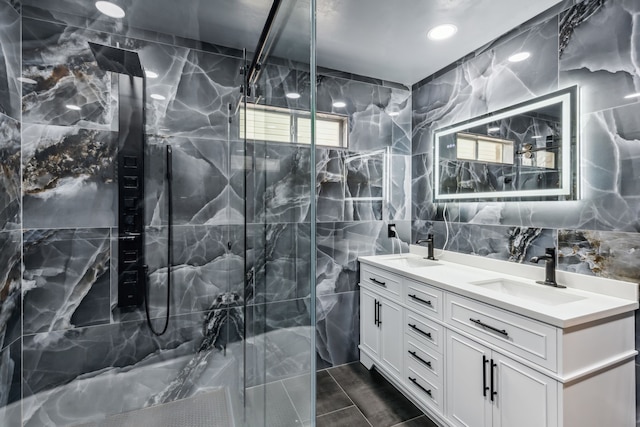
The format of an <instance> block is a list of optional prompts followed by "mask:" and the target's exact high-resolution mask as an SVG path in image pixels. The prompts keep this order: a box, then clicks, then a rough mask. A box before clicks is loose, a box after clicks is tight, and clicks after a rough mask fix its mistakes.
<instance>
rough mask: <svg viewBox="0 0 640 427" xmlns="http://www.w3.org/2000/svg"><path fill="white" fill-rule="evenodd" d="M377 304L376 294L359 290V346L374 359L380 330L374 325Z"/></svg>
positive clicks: (376, 354)
mask: <svg viewBox="0 0 640 427" xmlns="http://www.w3.org/2000/svg"><path fill="white" fill-rule="evenodd" d="M378 302H379V297H378V296H377V295H376V294H374V293H372V292H369V291H368V290H366V289H363V288H361V289H360V346H362V347H364V349H365V350H366V351H367V352H368V353H369V355H370V356H372V357H375V358H378V349H379V348H380V330H379V329H378V325H377V324H376V319H377V314H376V310H377V308H378Z"/></svg>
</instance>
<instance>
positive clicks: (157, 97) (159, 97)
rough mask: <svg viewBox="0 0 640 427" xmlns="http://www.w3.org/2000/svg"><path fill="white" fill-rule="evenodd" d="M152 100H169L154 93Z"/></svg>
mask: <svg viewBox="0 0 640 427" xmlns="http://www.w3.org/2000/svg"><path fill="white" fill-rule="evenodd" d="M151 98H153V99H156V100H158V101H164V100H165V99H167V98H166V97H165V96H162V95H159V94H157V93H152V94H151Z"/></svg>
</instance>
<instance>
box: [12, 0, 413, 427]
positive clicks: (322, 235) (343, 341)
mask: <svg viewBox="0 0 640 427" xmlns="http://www.w3.org/2000/svg"><path fill="white" fill-rule="evenodd" d="M37 5H38V2H36V1H26V2H22V7H18V4H14V2H7V0H0V8H1V10H0V20H1V22H0V24H1V25H0V28H1V29H2V30H1V31H0V48H1V50H2V52H3V56H2V61H0V121H2V123H1V126H0V132H1V133H2V138H1V140H0V144H1V145H0V156H2V165H3V168H2V169H0V186H2V187H3V188H2V190H1V191H0V225H1V226H2V229H1V230H0V239H2V240H1V241H0V244H1V245H2V251H1V252H0V253H1V254H2V255H1V256H2V258H3V262H2V263H1V264H0V272H1V274H2V276H1V277H2V282H0V286H2V289H1V292H0V303H1V305H0V338H1V339H2V350H1V353H0V357H1V364H0V424H1V425H3V426H4V425H6V426H40V425H72V424H78V423H83V422H89V421H92V420H98V419H101V418H103V417H104V416H107V415H110V414H116V413H121V412H126V411H131V410H135V409H139V408H144V407H147V406H150V405H154V404H158V403H164V402H168V401H171V400H175V399H180V398H184V397H189V396H193V395H195V394H198V393H201V392H207V391H212V390H215V389H216V388H217V387H219V386H221V385H231V386H235V387H237V388H238V389H241V388H242V378H243V377H242V375H243V372H242V370H243V364H244V363H243V362H245V361H246V366H247V371H246V375H247V377H246V379H247V384H248V385H256V384H261V383H264V382H268V381H272V380H277V379H281V378H286V377H289V376H293V375H298V374H302V373H305V372H306V373H308V371H309V368H310V358H311V357H316V356H312V355H311V354H309V350H310V338H311V336H310V331H311V330H310V328H309V324H310V319H311V313H310V309H311V307H312V304H310V295H311V288H310V287H311V286H312V281H311V280H310V278H309V273H310V265H309V259H310V257H311V256H312V255H313V254H312V251H311V248H310V231H311V227H310V216H309V207H310V201H311V197H312V195H313V194H315V196H316V197H317V201H318V204H317V209H318V226H317V228H318V234H317V239H318V251H317V257H318V270H317V282H318V285H317V294H318V297H317V306H316V310H317V313H316V314H317V325H316V330H315V333H316V337H317V343H318V346H317V348H318V350H317V361H318V364H319V366H320V367H323V366H331V365H339V364H342V363H345V362H350V361H353V360H355V359H356V358H357V355H358V350H357V344H358V334H359V326H358V312H359V302H358V293H357V290H356V277H357V269H358V265H357V257H358V256H359V255H370V254H377V253H388V252H391V251H394V250H395V251H398V250H400V249H402V250H404V251H406V250H407V244H406V241H407V240H408V239H409V237H410V229H411V217H410V209H411V205H410V200H409V194H410V184H411V167H410V161H411V157H410V150H411V91H410V90H409V89H408V88H406V87H403V86H401V85H397V84H394V83H390V82H383V81H378V80H374V79H368V78H364V77H361V76H352V75H349V74H345V73H340V72H335V71H331V70H321V71H320V74H321V75H322V76H321V78H319V79H318V81H317V82H316V83H317V85H318V86H317V87H318V110H319V111H324V112H334V113H337V114H343V115H347V116H348V117H349V129H348V134H349V147H348V148H335V147H334V148H328V147H318V148H317V149H316V159H317V165H316V166H317V177H316V181H315V188H314V187H313V186H312V185H311V184H310V179H309V171H310V163H309V161H310V149H309V147H307V146H303V145H290V144H274V143H265V142H261V141H251V142H249V143H248V144H247V150H248V153H247V155H249V156H252V158H254V159H262V158H266V157H267V156H268V157H269V158H270V159H278V167H277V168H275V169H274V168H266V169H264V170H262V169H260V168H256V169H255V170H254V171H252V172H251V173H249V174H247V181H246V182H247V189H246V191H247V199H246V200H245V199H244V191H245V190H244V175H245V171H244V170H243V168H242V166H241V165H242V163H243V162H242V161H240V163H239V162H238V153H240V155H241V153H242V149H243V143H242V141H241V140H240V139H239V132H238V118H237V117H236V116H234V115H232V116H231V122H230V121H229V118H230V113H229V104H232V105H235V104H236V103H237V102H238V100H239V99H240V84H241V82H242V76H241V75H240V74H239V73H238V70H239V69H240V66H241V65H242V59H241V55H240V52H238V51H236V50H233V49H228V48H224V47H220V46H214V45H208V44H206V43H201V42H198V41H193V40H185V39H180V38H176V37H172V36H166V35H163V34H156V33H151V32H147V31H142V30H138V29H134V28H126V27H122V26H117V25H111V24H110V23H108V22H106V21H101V20H88V19H85V18H78V17H76V16H72V15H65V14H62V13H58V12H53V11H49V10H46V9H44V8H41V7H42V6H40V7H38V6H37ZM89 41H92V42H97V43H103V44H107V45H116V44H117V43H119V45H120V46H121V47H123V48H127V49H132V50H136V51H138V52H139V54H140V57H141V60H142V62H143V65H144V66H145V67H146V68H147V69H149V70H153V71H156V72H158V74H159V77H158V78H156V79H148V80H147V96H148V95H149V94H152V93H157V94H161V95H163V96H164V97H165V99H163V100H155V99H151V98H150V97H148V98H147V99H146V122H147V123H146V125H147V128H146V134H147V144H146V145H147V148H146V149H147V166H148V168H147V177H146V193H147V200H146V227H147V233H146V239H147V241H146V248H147V263H148V265H149V280H150V286H151V289H152V292H151V296H150V301H149V305H150V308H151V313H152V316H153V317H154V318H156V319H157V320H155V324H156V328H159V327H161V326H162V319H163V316H164V315H165V314H166V310H165V291H166V285H167V258H166V244H167V194H166V191H167V189H166V184H165V182H164V178H163V176H164V167H165V166H164V157H163V156H164V147H165V145H166V144H171V145H172V147H173V148H174V162H173V164H174V228H173V230H174V268H173V273H172V277H173V292H172V295H171V322H170V326H169V331H168V333H167V334H166V335H164V336H162V337H160V338H158V337H155V336H153V335H152V334H151V333H150V331H149V330H148V328H147V326H146V323H145V320H144V312H143V311H142V310H140V309H136V310H122V309H119V308H118V307H117V305H116V302H117V272H116V271H115V268H116V266H117V259H116V255H117V251H116V243H117V222H116V221H117V182H116V179H117V174H116V170H117V165H116V162H115V158H116V153H117V140H118V123H117V111H118V100H117V81H116V79H114V78H112V76H111V74H110V73H105V72H104V71H102V70H101V69H99V68H98V67H97V65H96V63H95V61H94V58H93V57H92V55H91V53H90V51H89V48H88V44H87V42H89ZM20 75H22V76H24V77H27V78H29V79H31V80H33V81H35V84H33V83H18V82H17V80H16V78H17V77H19V76H20ZM310 87H311V86H310V81H309V73H308V70H305V67H304V66H300V65H299V64H294V63H289V62H287V61H281V60H275V59H274V60H273V61H272V63H269V64H267V65H266V66H265V68H264V73H263V77H262V79H261V86H260V90H261V94H262V99H263V102H264V103H266V104H269V105H274V106H288V107H291V108H296V109H303V110H308V109H309V105H308V93H309V89H310ZM292 88H295V89H296V90H298V91H299V92H301V93H302V95H303V96H302V98H301V99H300V100H298V101H295V100H290V99H288V98H286V97H285V93H286V92H288V91H289V90H290V89H292ZM305 99H307V101H306V102H307V104H306V105H305V103H304V102H303V100H305ZM336 100H341V101H344V102H346V104H347V106H346V107H345V108H342V109H334V107H333V106H332V103H333V101H336ZM68 104H73V105H77V106H78V107H80V110H70V109H68V108H66V105H68ZM392 109H393V110H394V111H399V112H400V115H398V116H394V117H391V116H390V115H389V114H388V112H389V111H391V110H392ZM333 110H335V111H333ZM359 155H364V159H365V160H362V159H358V157H357V156H359ZM239 165H240V166H239ZM385 165H386V167H385ZM383 187H386V188H388V189H389V190H388V191H387V192H386V195H385V198H384V200H374V201H371V200H365V201H360V200H358V199H357V198H358V197H359V196H364V195H371V194H380V191H381V189H382V188H383ZM245 203H246V208H247V209H246V212H247V218H246V229H245V217H244V213H245V209H244V208H245ZM21 208H22V215H21V214H20V213H21ZM391 222H392V223H395V224H396V225H397V227H398V229H399V230H400V232H401V235H402V236H403V238H404V240H405V243H402V244H401V243H399V242H395V241H391V240H389V239H388V238H387V237H386V233H387V224H388V223H391ZM245 231H246V235H247V240H246V243H245V240H244V237H245ZM245 254H246V257H247V260H248V265H249V271H245V265H244V257H245ZM21 257H22V258H21ZM246 273H250V275H249V276H250V277H251V280H248V281H247V282H246V283H245V274H246ZM245 297H246V301H245ZM245 303H246V304H247V310H246V318H245V317H244V313H243V310H242V309H241V306H242V305H243V304H245ZM245 323H246V325H247V328H246V334H247V336H246V337H245V338H246V344H247V346H246V348H247V351H246V353H245V352H244V351H243V345H242V344H241V343H242V338H243V336H242V333H243V326H244V324H245ZM223 349H226V351H222V350H223ZM245 354H246V356H245ZM245 357H246V360H243V358H245ZM202 358H207V361H208V363H207V364H206V366H207V368H206V370H205V371H204V372H200V371H198V370H197V369H196V370H194V369H192V367H193V366H194V365H199V362H200V361H201V360H202ZM123 396H126V398H123Z"/></svg>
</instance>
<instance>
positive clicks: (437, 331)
mask: <svg viewBox="0 0 640 427" xmlns="http://www.w3.org/2000/svg"><path fill="white" fill-rule="evenodd" d="M404 330H405V335H408V336H409V337H410V338H411V339H414V340H417V342H418V343H421V344H423V345H426V346H427V347H428V348H432V349H434V350H435V351H437V352H439V353H442V338H443V333H442V326H440V325H439V324H437V323H436V322H434V321H433V320H431V319H429V318H427V317H424V316H421V315H419V314H417V313H414V312H412V311H411V310H405V325H404Z"/></svg>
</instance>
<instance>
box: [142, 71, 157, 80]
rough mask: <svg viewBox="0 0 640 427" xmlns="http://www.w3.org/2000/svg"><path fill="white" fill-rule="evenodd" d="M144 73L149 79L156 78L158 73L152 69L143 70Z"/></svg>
mask: <svg viewBox="0 0 640 427" xmlns="http://www.w3.org/2000/svg"><path fill="white" fill-rule="evenodd" d="M144 75H145V76H147V77H149V78H150V79H157V78H158V73H156V72H153V71H149V70H145V72H144Z"/></svg>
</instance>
